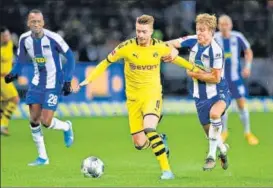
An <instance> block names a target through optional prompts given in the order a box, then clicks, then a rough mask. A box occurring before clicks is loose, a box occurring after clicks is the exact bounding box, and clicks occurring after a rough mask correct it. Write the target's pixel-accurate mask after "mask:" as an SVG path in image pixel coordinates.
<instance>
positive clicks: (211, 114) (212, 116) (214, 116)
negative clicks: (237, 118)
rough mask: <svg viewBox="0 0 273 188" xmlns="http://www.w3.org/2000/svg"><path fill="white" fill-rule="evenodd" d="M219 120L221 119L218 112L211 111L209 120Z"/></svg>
mask: <svg viewBox="0 0 273 188" xmlns="http://www.w3.org/2000/svg"><path fill="white" fill-rule="evenodd" d="M219 118H221V114H220V113H219V111H216V110H212V111H211V112H210V119H219Z"/></svg>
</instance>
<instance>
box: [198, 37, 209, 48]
mask: <svg viewBox="0 0 273 188" xmlns="http://www.w3.org/2000/svg"><path fill="white" fill-rule="evenodd" d="M211 41H212V38H211V39H210V40H207V41H205V42H204V43H202V44H201V43H200V45H201V46H203V47H205V46H208V45H210V43H211Z"/></svg>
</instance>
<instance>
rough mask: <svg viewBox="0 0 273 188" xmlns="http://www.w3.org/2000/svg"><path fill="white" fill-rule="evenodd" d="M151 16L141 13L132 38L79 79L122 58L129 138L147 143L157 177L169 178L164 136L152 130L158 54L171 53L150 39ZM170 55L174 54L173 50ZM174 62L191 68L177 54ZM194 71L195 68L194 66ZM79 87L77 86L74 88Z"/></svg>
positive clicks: (158, 89)
mask: <svg viewBox="0 0 273 188" xmlns="http://www.w3.org/2000/svg"><path fill="white" fill-rule="evenodd" d="M153 24H154V18H153V17H152V16H149V15H142V16H140V17H138V18H137V20H136V36H137V37H136V38H133V39H129V40H127V41H125V42H123V43H121V44H120V45H119V46H118V47H116V48H115V50H113V51H112V53H110V54H109V55H108V56H107V58H106V59H105V60H103V61H102V62H100V64H99V65H98V66H97V67H96V69H95V70H94V71H93V72H92V73H91V74H90V75H89V76H88V77H87V78H86V79H85V80H84V81H83V82H81V83H80V86H84V85H86V84H88V83H90V82H92V81H93V80H95V79H96V78H97V77H98V76H99V75H100V74H101V73H102V72H103V71H105V70H106V69H107V67H108V66H109V65H111V64H112V63H113V62H116V61H118V60H119V59H124V60H125V70H124V72H125V80H126V96H127V107H128V114H129V125H130V131H131V134H132V139H133V142H134V144H135V147H136V148H137V149H138V150H143V149H146V148H149V147H150V146H151V148H152V151H153V152H154V154H155V156H156V157H157V159H158V161H159V163H160V167H161V170H162V176H161V179H173V178H174V175H173V173H172V171H171V168H170V165H169V162H168V158H167V153H166V149H167V148H166V147H167V145H166V138H164V137H163V139H162V137H161V136H160V135H159V134H158V132H157V131H156V127H157V124H158V122H159V120H160V116H161V109H162V86H161V81H160V63H161V57H162V56H164V55H167V54H169V53H170V52H171V48H169V47H168V46H166V44H164V43H163V42H162V41H159V40H156V39H153V38H151V36H152V33H153ZM173 51H174V54H176V55H177V54H178V51H177V50H176V49H173ZM174 62H175V63H176V64H178V65H180V66H183V67H186V68H189V69H194V66H193V65H192V64H191V63H189V62H187V61H186V60H184V59H182V58H180V57H177V58H176V59H175V60H174ZM194 70H196V71H197V70H198V69H194ZM78 89H79V88H78Z"/></svg>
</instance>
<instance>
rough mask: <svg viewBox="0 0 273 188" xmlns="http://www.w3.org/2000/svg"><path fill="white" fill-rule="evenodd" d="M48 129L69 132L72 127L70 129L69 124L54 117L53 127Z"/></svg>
mask: <svg viewBox="0 0 273 188" xmlns="http://www.w3.org/2000/svg"><path fill="white" fill-rule="evenodd" d="M48 128H49V129H56V130H63V131H68V130H69V128H70V127H69V124H68V123H67V122H64V121H61V120H59V119H57V118H55V117H54V118H53V119H52V121H51V125H50V126H49V127H48Z"/></svg>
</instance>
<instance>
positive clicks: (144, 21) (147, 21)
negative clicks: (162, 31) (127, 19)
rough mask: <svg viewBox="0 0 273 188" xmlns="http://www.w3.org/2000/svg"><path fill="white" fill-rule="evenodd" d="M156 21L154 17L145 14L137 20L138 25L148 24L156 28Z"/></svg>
mask: <svg viewBox="0 0 273 188" xmlns="http://www.w3.org/2000/svg"><path fill="white" fill-rule="evenodd" d="M154 21H155V19H154V17H153V16H150V15H147V14H143V15H142V16H139V17H137V19H136V23H138V24H143V25H146V24H148V25H151V26H154Z"/></svg>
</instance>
